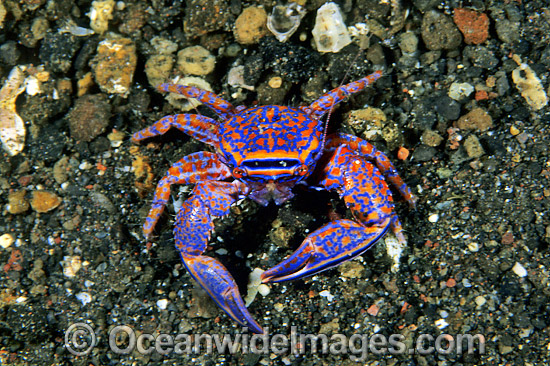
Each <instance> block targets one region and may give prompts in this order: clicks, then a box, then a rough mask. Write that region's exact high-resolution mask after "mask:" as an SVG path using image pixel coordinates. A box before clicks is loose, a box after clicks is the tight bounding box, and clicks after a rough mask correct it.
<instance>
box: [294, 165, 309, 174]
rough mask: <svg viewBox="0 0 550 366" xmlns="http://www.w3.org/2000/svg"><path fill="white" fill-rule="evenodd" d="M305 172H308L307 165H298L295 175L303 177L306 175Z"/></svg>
mask: <svg viewBox="0 0 550 366" xmlns="http://www.w3.org/2000/svg"><path fill="white" fill-rule="evenodd" d="M307 171H308V169H307V165H305V164H302V165H300V166H299V167H298V169H296V172H295V174H296V175H301V176H304V175H306V174H307Z"/></svg>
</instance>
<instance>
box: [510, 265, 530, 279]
mask: <svg viewBox="0 0 550 366" xmlns="http://www.w3.org/2000/svg"><path fill="white" fill-rule="evenodd" d="M512 271H513V272H514V273H515V274H516V275H518V277H525V276H527V270H526V269H525V267H524V266H522V265H521V263H519V262H516V264H514V266H513V267H512Z"/></svg>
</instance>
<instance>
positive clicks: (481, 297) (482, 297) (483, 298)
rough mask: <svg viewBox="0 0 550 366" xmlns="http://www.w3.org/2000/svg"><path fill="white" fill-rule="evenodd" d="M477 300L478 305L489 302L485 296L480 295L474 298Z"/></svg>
mask: <svg viewBox="0 0 550 366" xmlns="http://www.w3.org/2000/svg"><path fill="white" fill-rule="evenodd" d="M474 301H475V302H476V305H477V306H483V305H485V303H486V302H487V299H485V296H482V295H479V296H477V297H476V298H475V300H474Z"/></svg>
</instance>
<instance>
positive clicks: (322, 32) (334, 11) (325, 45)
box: [311, 2, 351, 53]
mask: <svg viewBox="0 0 550 366" xmlns="http://www.w3.org/2000/svg"><path fill="white" fill-rule="evenodd" d="M311 33H312V34H313V39H314V40H315V45H316V46H317V51H319V52H334V53H336V52H338V51H340V50H341V49H342V48H344V47H346V46H347V45H348V44H350V43H351V37H350V35H349V32H348V28H347V27H346V25H345V24H344V19H343V18H342V13H341V12H340V8H338V5H336V4H335V3H333V2H330V3H326V4H325V5H323V6H321V7H320V8H319V10H317V18H316V19H315V26H314V27H313V31H312V32H311Z"/></svg>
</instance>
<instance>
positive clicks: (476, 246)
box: [468, 242, 479, 253]
mask: <svg viewBox="0 0 550 366" xmlns="http://www.w3.org/2000/svg"><path fill="white" fill-rule="evenodd" d="M468 250H469V251H470V252H474V253H475V252H477V251H479V244H478V243H476V242H472V243H469V244H468Z"/></svg>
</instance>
